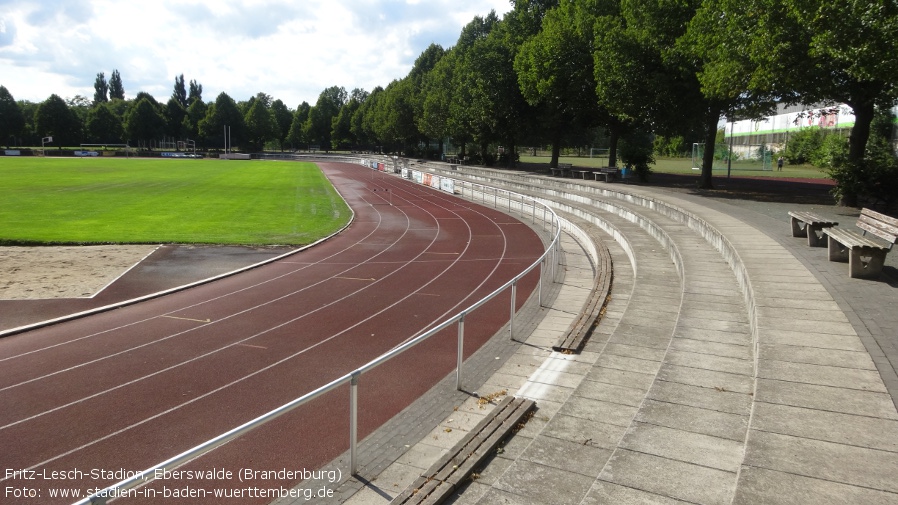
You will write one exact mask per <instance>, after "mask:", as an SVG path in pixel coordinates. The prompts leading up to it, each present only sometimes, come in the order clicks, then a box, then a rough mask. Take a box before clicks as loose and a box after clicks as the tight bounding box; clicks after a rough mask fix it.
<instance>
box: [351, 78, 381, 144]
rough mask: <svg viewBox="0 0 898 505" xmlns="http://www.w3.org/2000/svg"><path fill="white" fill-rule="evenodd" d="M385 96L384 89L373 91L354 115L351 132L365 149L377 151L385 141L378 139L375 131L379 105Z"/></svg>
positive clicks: (378, 88)
mask: <svg viewBox="0 0 898 505" xmlns="http://www.w3.org/2000/svg"><path fill="white" fill-rule="evenodd" d="M383 95H384V89H383V88H382V87H380V86H377V87H376V88H374V89H373V90H371V94H369V95H368V96H367V97H366V98H365V101H364V102H362V105H361V106H360V107H359V110H357V111H356V112H355V114H353V115H352V124H351V126H350V131H351V132H352V135H353V136H354V137H355V138H356V140H357V141H358V143H359V145H360V146H362V147H363V148H364V149H369V150H375V149H376V148H377V146H383V141H382V140H381V139H379V138H378V136H377V132H376V131H375V127H376V125H377V121H378V119H377V117H376V115H377V110H378V104H380V103H381V101H382V100H381V98H382V96H383Z"/></svg>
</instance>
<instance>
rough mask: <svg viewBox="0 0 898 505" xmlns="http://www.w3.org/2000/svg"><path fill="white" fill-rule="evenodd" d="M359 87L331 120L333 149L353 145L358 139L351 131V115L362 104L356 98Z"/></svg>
mask: <svg viewBox="0 0 898 505" xmlns="http://www.w3.org/2000/svg"><path fill="white" fill-rule="evenodd" d="M358 91H360V90H359V89H355V90H353V93H352V97H351V98H350V99H349V101H348V102H346V103H345V104H343V107H341V108H340V113H339V114H337V117H335V118H334V121H333V131H332V132H331V142H332V143H333V147H334V149H340V148H345V147H350V148H351V147H355V146H356V145H357V144H358V140H357V139H356V137H355V135H353V133H352V117H353V116H354V115H355V113H356V111H358V110H359V108H360V107H361V106H362V102H361V101H360V100H359V98H358V94H357V92H358Z"/></svg>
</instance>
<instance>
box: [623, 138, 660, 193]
mask: <svg viewBox="0 0 898 505" xmlns="http://www.w3.org/2000/svg"><path fill="white" fill-rule="evenodd" d="M617 150H618V155H619V156H620V159H621V161H623V162H624V165H626V167H627V170H632V171H633V172H634V173H636V177H637V178H638V179H639V180H640V182H646V181H647V180H648V178H649V174H650V173H651V172H652V169H651V168H650V167H649V165H651V164H654V163H655V156H654V154H653V145H652V138H651V136H650V135H648V134H646V133H641V132H637V133H634V134H632V135H629V136H627V137H626V138H623V139H621V141H620V144H618V147H617Z"/></svg>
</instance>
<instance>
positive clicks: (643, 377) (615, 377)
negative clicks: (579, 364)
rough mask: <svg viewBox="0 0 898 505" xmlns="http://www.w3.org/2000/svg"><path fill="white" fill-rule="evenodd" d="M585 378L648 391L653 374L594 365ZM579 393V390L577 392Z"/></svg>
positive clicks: (653, 378)
mask: <svg viewBox="0 0 898 505" xmlns="http://www.w3.org/2000/svg"><path fill="white" fill-rule="evenodd" d="M586 379H587V380H591V381H595V382H602V383H605V384H614V385H617V386H623V387H628V388H632V389H637V390H641V391H648V389H649V388H650V387H651V386H652V383H653V382H654V381H655V374H645V373H639V372H634V371H632V370H621V369H614V368H602V367H595V368H593V369H592V370H590V371H589V373H588V374H586ZM577 394H579V391H578V392H577Z"/></svg>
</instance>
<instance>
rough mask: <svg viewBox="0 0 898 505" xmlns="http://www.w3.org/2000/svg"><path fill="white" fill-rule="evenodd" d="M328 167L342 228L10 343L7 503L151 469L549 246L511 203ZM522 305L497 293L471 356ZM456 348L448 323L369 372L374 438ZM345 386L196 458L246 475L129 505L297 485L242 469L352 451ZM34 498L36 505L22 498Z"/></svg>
mask: <svg viewBox="0 0 898 505" xmlns="http://www.w3.org/2000/svg"><path fill="white" fill-rule="evenodd" d="M320 166H321V168H322V169H323V170H324V172H325V173H326V174H327V176H328V177H329V178H330V180H331V181H332V182H333V183H334V185H335V186H336V187H337V189H338V190H339V191H340V193H341V194H342V195H343V197H344V198H345V199H346V201H347V202H348V203H349V205H350V206H351V207H352V208H353V210H354V211H355V219H354V221H353V223H352V225H351V226H350V227H349V228H347V229H346V230H345V231H344V232H343V233H341V234H340V235H338V236H337V237H335V238H333V239H331V240H329V241H326V242H324V243H322V244H320V245H318V246H316V247H313V248H310V249H309V250H307V251H304V252H301V253H298V254H295V255H293V256H289V257H287V258H284V259H282V260H280V261H278V262H275V263H273V264H270V265H267V266H264V267H260V268H257V269H254V270H250V271H248V272H245V273H242V274H238V275H235V276H232V277H228V278H226V279H223V280H220V281H217V282H214V283H211V284H207V285H203V286H199V287H195V288H192V289H189V290H186V291H182V292H178V293H175V294H172V295H168V296H165V297H161V298H157V299H154V300H151V301H147V302H143V303H140V304H136V305H132V306H128V307H124V308H121V309H118V310H113V311H110V312H104V313H100V314H96V315H92V316H89V317H85V318H82V319H78V320H74V321H70V322H66V323H62V324H57V325H54V326H50V327H46V328H42V329H38V330H34V331H31V332H28V333H24V334H19V335H15V336H11V337H7V338H4V339H0V407H2V408H0V471H2V472H3V473H0V481H2V482H0V489H2V490H3V491H4V493H3V494H0V503H4V504H5V503H9V504H14V503H71V502H73V501H75V500H73V499H71V498H68V499H62V498H53V497H51V496H50V493H51V490H53V489H57V490H59V489H77V490H80V491H81V492H82V493H85V492H86V491H88V490H89V489H93V488H101V487H104V486H107V485H110V484H112V483H114V482H117V481H118V480H121V478H122V475H121V472H122V471H125V472H135V471H140V470H143V469H145V468H149V467H151V466H153V465H155V464H156V463H159V462H161V461H164V460H166V459H168V458H170V457H172V456H174V455H176V454H179V453H181V452H183V451H185V450H187V449H190V448H191V447H194V446H196V445H198V444H200V443H202V442H204V441H206V440H209V439H211V438H213V437H215V436H217V435H219V434H221V433H224V432H226V431H228V430H230V429H232V428H234V427H236V426H239V425H240V424H243V423H244V422H246V421H248V420H250V419H253V418H255V417H257V416H259V415H261V414H264V413H265V412H268V411H270V410H271V409H273V408H276V407H278V406H280V405H283V404H284V403H287V402H289V401H291V400H293V399H295V398H297V397H299V396H302V395H303V394H305V393H307V392H309V391H312V390H314V389H316V388H318V387H320V386H322V385H324V384H326V383H327V382H330V381H331V380H333V379H335V378H337V377H340V376H342V375H344V374H346V373H347V372H350V371H352V370H354V369H355V368H357V367H359V366H361V365H363V364H365V363H367V362H368V361H370V360H371V359H373V358H375V357H376V356H378V355H380V354H382V353H384V352H386V351H388V350H389V349H391V348H393V347H395V346H397V345H399V344H400V343H402V342H404V341H406V340H407V339H408V338H410V337H412V336H414V335H417V334H420V333H422V332H424V331H426V330H427V329H428V328H430V327H432V326H434V325H435V324H436V323H438V322H440V321H443V320H445V319H446V318H447V317H450V316H452V315H455V314H457V313H459V312H460V311H461V310H462V309H464V308H466V307H468V306H470V305H471V304H473V303H474V302H475V301H477V300H479V299H481V298H483V297H484V296H485V295H487V294H489V293H490V292H492V291H494V290H495V289H496V288H498V287H499V286H501V285H502V284H504V283H506V282H507V281H508V280H509V279H511V278H512V277H514V275H516V274H517V273H519V272H521V271H522V270H523V269H524V268H526V267H527V266H529V265H530V264H532V263H533V261H535V259H536V258H538V257H539V255H540V254H542V251H543V248H542V243H541V241H540V240H539V238H538V237H537V236H536V234H535V233H534V232H533V231H532V230H531V229H530V228H529V227H527V226H526V225H524V224H522V223H521V222H520V221H517V220H515V219H512V218H510V217H508V216H507V215H505V214H503V213H500V212H498V211H495V210H492V209H489V208H485V207H481V206H479V205H475V204H471V203H469V202H466V201H463V200H460V199H458V198H456V197H454V196H452V195H448V194H445V193H440V192H436V191H434V190H432V189H429V188H425V187H422V186H418V185H415V184H413V183H411V182H409V181H405V180H401V179H399V178H396V177H392V176H387V175H385V174H381V173H377V172H374V171H372V170H369V169H366V168H363V167H360V166H357V165H351V164H339V163H322V164H320ZM298 169H300V168H298ZM387 189H389V191H385V190H387ZM536 282H537V278H536V272H534V273H532V274H530V275H528V276H527V277H526V278H525V279H524V280H523V281H521V282H520V283H519V284H518V290H517V300H516V303H517V306H518V307H520V306H521V305H522V304H523V303H524V301H525V300H526V298H527V296H529V293H531V292H532V290H533V289H534V288H535V286H536ZM508 311H509V299H508V296H507V295H506V296H499V297H497V298H496V299H495V300H494V301H492V302H490V303H489V304H487V305H485V306H484V307H482V308H480V309H478V311H476V312H475V313H474V314H471V315H469V316H468V317H467V318H466V321H465V346H466V348H465V354H466V356H469V355H470V354H472V353H473V352H474V351H475V350H476V349H477V348H479V347H480V345H481V344H482V343H483V342H485V341H486V340H487V339H489V338H490V337H491V336H492V335H493V334H494V333H495V332H496V331H497V330H498V329H499V328H500V327H501V326H502V325H503V324H504V323H505V322H506V321H507V318H508ZM455 346H456V331H455V330H454V329H451V330H446V331H444V332H442V333H441V334H439V335H437V336H435V337H434V338H431V339H430V340H428V341H427V342H425V343H423V344H421V345H419V346H417V347H415V348H413V349H412V350H410V351H408V352H406V353H404V354H403V355H401V356H400V357H398V358H395V359H393V360H392V361H390V362H388V363H387V364H386V365H384V366H382V367H380V368H378V369H375V370H374V371H372V372H370V373H368V374H365V375H364V376H363V377H362V378H361V381H360V386H359V407H360V409H359V438H360V439H362V438H363V437H365V436H366V435H368V434H369V433H371V432H372V431H374V430H375V429H376V428H377V427H379V426H380V425H381V424H383V423H384V422H386V421H387V420H388V419H390V418H391V417H393V416H394V415H395V414H396V413H398V412H399V411H400V410H401V409H403V408H404V407H405V406H407V405H408V404H409V403H411V402H412V401H413V400H414V399H416V398H417V397H418V396H420V395H421V394H422V393H424V392H425V391H427V390H428V389H429V388H430V387H432V386H433V385H434V384H436V383H437V382H438V381H439V380H441V379H442V378H443V377H445V376H446V375H447V374H448V373H450V372H452V371H453V370H454V367H455V359H456V358H455V356H456V351H455ZM348 396H349V395H348V386H345V387H343V388H339V389H338V390H336V391H334V392H332V393H330V394H327V395H324V396H322V397H320V398H318V399H316V400H314V401H312V402H310V403H308V404H305V405H303V406H301V407H299V408H297V409H296V410H294V411H293V412H291V413H290V414H288V415H285V416H282V417H280V418H278V419H277V420H275V421H273V422H271V423H269V424H267V425H265V426H264V427H262V428H260V429H258V430H256V431H254V432H252V433H250V434H247V435H245V436H243V437H241V438H239V439H237V440H235V441H233V442H231V443H229V444H226V445H225V446H223V447H220V448H218V449H216V450H215V451H213V452H211V453H209V454H207V455H206V456H203V457H201V458H199V459H197V460H194V461H193V462H191V463H189V464H187V465H185V466H183V467H182V469H183V470H198V471H209V470H213V469H218V470H219V471H220V470H225V471H230V472H231V475H232V477H231V479H225V478H221V476H220V475H219V476H217V477H218V478H217V479H216V480H213V481H210V482H203V481H196V480H191V481H187V480H173V479H169V480H157V481H154V482H152V483H150V484H148V485H147V486H146V488H143V490H139V491H138V493H139V494H138V497H137V498H129V499H123V500H121V502H123V503H143V502H150V501H156V500H152V499H150V498H148V496H151V495H152V493H153V492H158V493H160V494H157V495H156V496H162V494H161V493H163V492H166V491H168V492H171V491H172V490H173V489H174V490H183V489H184V488H185V487H186V486H190V487H192V488H202V489H204V490H207V491H208V492H210V493H211V492H212V490H213V489H214V488H226V489H238V490H239V489H244V488H249V487H253V486H257V487H263V488H280V487H284V488H290V487H292V486H293V485H295V484H296V483H297V482H299V480H301V479H296V478H293V479H285V480H265V481H255V482H248V483H241V482H239V480H238V475H240V473H241V472H242V471H245V470H247V469H248V470H251V471H276V470H282V469H287V470H312V469H316V468H320V467H321V466H322V465H324V464H326V463H328V462H330V461H331V460H333V459H334V458H335V457H337V456H339V455H340V454H341V453H343V452H344V451H346V450H347V449H348V432H349V416H348ZM22 470H24V471H25V472H18V473H16V471H22ZM32 471H33V472H36V473H33V474H32V473H31V472H32ZM54 471H57V472H62V473H58V474H56V475H54V474H53V472H54ZM110 474H111V475H110ZM25 477H36V478H37V479H38V480H27V479H25ZM48 477H49V478H50V479H48ZM53 477H68V478H67V479H64V480H61V479H52V478H53ZM94 477H98V478H94ZM104 477H106V478H104ZM347 477H348V475H343V478H347ZM23 488H28V489H30V490H33V491H22V490H23ZM146 489H152V490H153V491H146ZM33 492H37V493H38V494H39V499H38V500H37V501H35V500H34V499H32V498H27V497H24V496H21V495H23V494H29V493H33ZM82 496H85V495H84V494H82ZM157 499H158V498H157ZM169 501H170V502H171V503H190V504H197V503H221V502H222V500H221V499H216V498H214V497H212V496H211V495H209V496H208V497H207V498H206V499H199V498H187V499H173V500H166V502H169ZM270 501H272V500H271V498H270V497H255V498H254V497H252V496H249V495H244V497H243V498H242V499H240V500H239V501H238V502H239V503H268V502H270Z"/></svg>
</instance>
